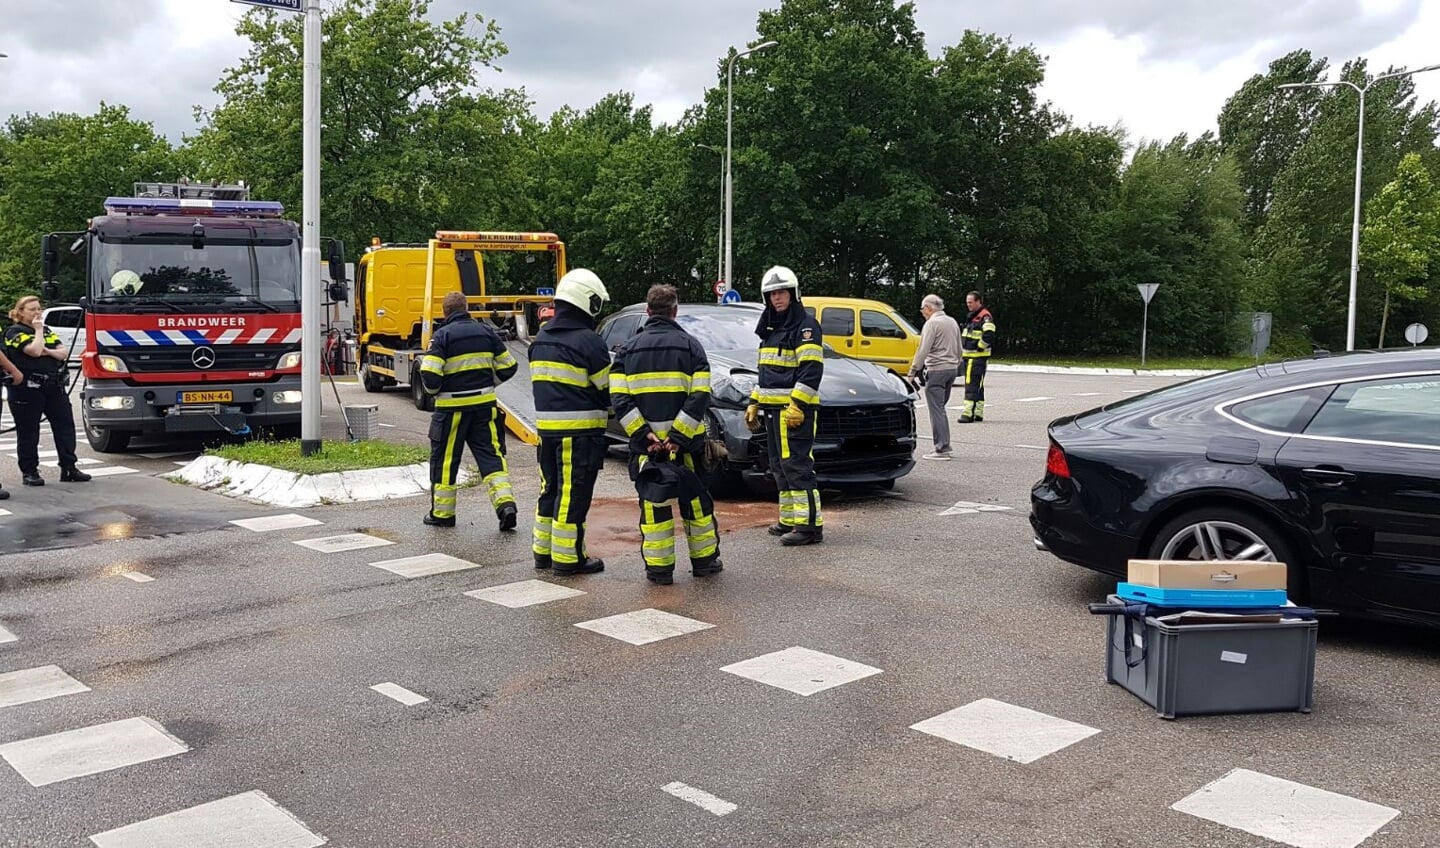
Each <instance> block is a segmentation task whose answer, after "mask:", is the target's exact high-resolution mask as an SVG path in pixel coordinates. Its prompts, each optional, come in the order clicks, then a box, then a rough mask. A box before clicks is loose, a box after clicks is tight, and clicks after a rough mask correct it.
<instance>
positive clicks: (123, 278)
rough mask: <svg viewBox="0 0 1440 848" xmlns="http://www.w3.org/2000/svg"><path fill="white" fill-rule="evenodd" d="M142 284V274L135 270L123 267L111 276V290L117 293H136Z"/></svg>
mask: <svg viewBox="0 0 1440 848" xmlns="http://www.w3.org/2000/svg"><path fill="white" fill-rule="evenodd" d="M140 285H141V283H140V275H139V274H137V273H135V272H134V271H130V270H124V269H122V270H119V271H116V272H115V273H114V274H113V275H112V276H111V277H110V291H111V292H113V293H115V294H134V293H136V292H138V291H140Z"/></svg>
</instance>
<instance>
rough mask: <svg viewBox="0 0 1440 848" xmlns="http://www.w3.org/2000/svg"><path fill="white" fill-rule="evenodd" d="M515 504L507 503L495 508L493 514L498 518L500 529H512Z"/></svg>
mask: <svg viewBox="0 0 1440 848" xmlns="http://www.w3.org/2000/svg"><path fill="white" fill-rule="evenodd" d="M516 512H517V510H516V509H515V504H513V503H507V504H504V505H502V506H501V507H500V508H499V509H497V510H495V515H496V517H498V518H499V519H500V529H501V530H514V529H515V522H516Z"/></svg>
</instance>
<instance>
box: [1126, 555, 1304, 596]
mask: <svg viewBox="0 0 1440 848" xmlns="http://www.w3.org/2000/svg"><path fill="white" fill-rule="evenodd" d="M1127 582H1130V583H1138V584H1140V585H1141V586H1154V587H1156V588H1160V589H1284V588H1286V586H1285V563H1283V562H1244V561H1240V562H1237V561H1225V562H1195V561H1193V560H1159V559H1132V560H1130V567H1129V576H1128V581H1127Z"/></svg>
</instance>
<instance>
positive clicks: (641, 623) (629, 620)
mask: <svg viewBox="0 0 1440 848" xmlns="http://www.w3.org/2000/svg"><path fill="white" fill-rule="evenodd" d="M575 626H576V627H579V628H581V629H584V630H593V631H595V632H596V633H599V634H602V635H604V636H609V637H610V638H612V639H619V640H620V641H621V642H629V643H630V644H632V645H648V644H650V643H651V642H659V641H660V640H661V639H669V638H671V637H672V636H684V635H685V634H686V633H695V632H697V631H700V630H709V629H710V628H712V627H714V626H715V625H713V624H706V623H705V622H703V621H696V620H695V619H693V618H686V617H685V616H683V615H675V614H674V613H669V612H665V611H663V610H657V609H642V610H636V611H635V612H626V613H621V614H620V615H612V616H607V617H605V618H597V619H595V620H593V621H582V622H580V623H579V624H576V625H575Z"/></svg>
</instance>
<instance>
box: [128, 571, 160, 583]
mask: <svg viewBox="0 0 1440 848" xmlns="http://www.w3.org/2000/svg"><path fill="white" fill-rule="evenodd" d="M120 576H121V577H124V578H125V579H126V580H133V581H135V582H136V583H154V582H155V578H154V577H151V576H150V575H148V574H144V573H142V572H139V571H122V572H120Z"/></svg>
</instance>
